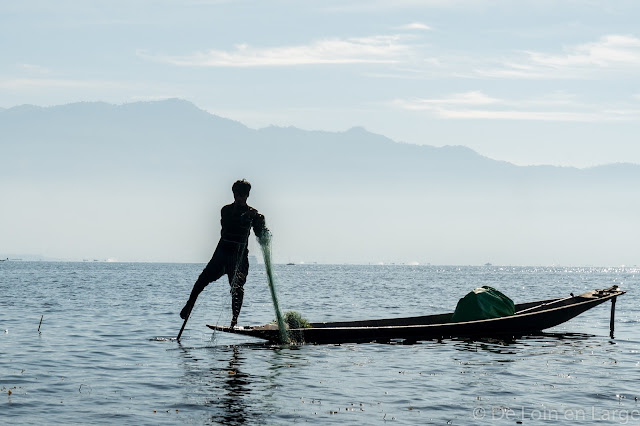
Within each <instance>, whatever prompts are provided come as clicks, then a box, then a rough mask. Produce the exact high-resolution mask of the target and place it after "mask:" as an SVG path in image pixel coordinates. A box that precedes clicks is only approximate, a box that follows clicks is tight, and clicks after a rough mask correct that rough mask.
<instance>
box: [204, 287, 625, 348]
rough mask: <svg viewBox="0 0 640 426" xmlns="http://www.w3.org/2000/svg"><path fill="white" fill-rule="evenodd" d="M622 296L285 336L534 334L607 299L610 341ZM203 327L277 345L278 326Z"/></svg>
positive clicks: (375, 338)
mask: <svg viewBox="0 0 640 426" xmlns="http://www.w3.org/2000/svg"><path fill="white" fill-rule="evenodd" d="M625 293H626V292H625V291H622V290H618V286H615V285H614V286H612V287H610V288H607V289H604V290H593V291H589V292H586V293H584V294H581V295H579V296H573V294H572V295H571V296H569V297H563V298H557V299H548V300H539V301H536V302H528V303H520V304H517V305H515V314H514V315H510V316H506V317H501V318H492V319H485V320H476V321H467V322H451V316H452V315H453V313H446V314H438V315H427V316H420V317H409V318H391V319H378V320H366V321H340V322H317V323H311V324H310V325H311V327H310V328H297V329H293V330H289V331H290V332H295V333H296V335H298V336H300V335H301V336H303V339H304V343H315V344H339V343H367V342H379V343H385V342H389V341H391V340H397V339H400V340H404V341H408V342H416V341H419V340H430V339H440V338H447V337H493V336H503V337H514V336H524V335H530V334H536V333H539V332H541V331H542V330H545V329H547V328H551V327H555V326H557V325H559V324H562V323H564V322H567V321H569V320H570V319H572V318H574V317H576V316H578V315H580V314H581V313H583V312H585V311H588V310H589V309H591V308H593V307H595V306H597V305H600V304H601V303H604V302H606V301H607V300H611V301H612V309H611V336H613V318H614V308H615V301H616V298H617V297H618V296H620V295H623V294H625ZM207 327H209V328H211V329H213V330H217V331H223V332H226V333H236V334H243V335H248V336H253V337H258V338H260V339H264V340H268V341H269V342H271V343H279V341H280V334H279V331H278V327H277V326H275V325H273V324H267V325H261V326H247V327H236V328H229V327H228V326H221V325H209V324H207Z"/></svg>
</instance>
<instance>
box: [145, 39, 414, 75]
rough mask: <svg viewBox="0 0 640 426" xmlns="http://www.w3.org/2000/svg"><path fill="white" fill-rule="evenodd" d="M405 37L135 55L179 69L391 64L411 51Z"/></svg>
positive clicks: (332, 40) (242, 46) (328, 40)
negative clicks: (178, 67) (179, 53)
mask: <svg viewBox="0 0 640 426" xmlns="http://www.w3.org/2000/svg"><path fill="white" fill-rule="evenodd" d="M408 38H410V37H409V36H406V35H381V36H372V37H360V38H348V39H339V38H332V39H325V40H319V41H315V42H312V43H310V44H308V45H300V46H280V47H253V46H250V45H248V44H240V45H236V46H235V48H234V49H233V50H209V51H206V52H197V53H194V54H192V55H187V56H165V55H153V54H150V53H148V52H145V51H138V55H139V56H141V57H144V58H146V59H153V60H156V61H160V62H166V63H170V64H174V65H178V66H194V67H277V66H295V65H320V64H358V63H382V64H385V63H386V64H394V63H398V62H400V61H401V58H402V57H403V56H406V55H409V54H410V53H411V52H412V51H413V48H412V46H411V45H410V44H408V43H406V42H405V40H406V39H408Z"/></svg>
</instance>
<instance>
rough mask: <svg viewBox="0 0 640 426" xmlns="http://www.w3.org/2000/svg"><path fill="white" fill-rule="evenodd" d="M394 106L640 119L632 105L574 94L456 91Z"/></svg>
mask: <svg viewBox="0 0 640 426" xmlns="http://www.w3.org/2000/svg"><path fill="white" fill-rule="evenodd" d="M391 104H392V106H393V107H395V108H400V109H406V110H413V111H425V112H426V113H428V114H430V115H433V116H434V117H438V118H443V119H479V120H528V121H571V122H594V121H598V122H603V121H630V120H638V119H640V109H638V108H634V107H632V106H630V105H626V104H625V105H622V104H621V105H594V104H588V103H581V102H579V101H578V100H576V99H575V97H574V96H571V95H567V94H564V93H553V94H550V95H547V96H543V97H538V98H529V99H500V98H495V97H491V96H488V95H486V94H484V93H482V92H479V91H474V92H466V93H456V94H452V95H450V96H448V97H444V98H437V99H420V98H414V99H395V100H394V101H392V103H391Z"/></svg>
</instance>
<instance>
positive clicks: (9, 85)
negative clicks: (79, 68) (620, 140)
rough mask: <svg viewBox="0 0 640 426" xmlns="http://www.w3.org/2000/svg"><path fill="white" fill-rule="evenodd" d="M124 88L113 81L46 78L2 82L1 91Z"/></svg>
mask: <svg viewBox="0 0 640 426" xmlns="http://www.w3.org/2000/svg"><path fill="white" fill-rule="evenodd" d="M95 87H101V88H124V87H127V86H126V85H124V84H122V83H119V82H113V81H97V80H65V79H45V78H16V79H12V80H0V89H6V90H28V89H69V88H95Z"/></svg>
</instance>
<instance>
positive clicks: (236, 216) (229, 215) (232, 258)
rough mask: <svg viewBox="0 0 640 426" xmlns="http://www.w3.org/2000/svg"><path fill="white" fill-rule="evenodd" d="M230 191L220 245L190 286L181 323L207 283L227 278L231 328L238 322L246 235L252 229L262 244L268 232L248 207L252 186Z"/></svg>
mask: <svg viewBox="0 0 640 426" xmlns="http://www.w3.org/2000/svg"><path fill="white" fill-rule="evenodd" d="M231 190H232V191H233V198H234V202H233V203H231V204H228V205H226V206H224V207H223V208H222V211H221V215H222V219H221V220H220V223H221V225H222V230H221V232H220V241H219V242H218V246H217V247H216V250H215V252H214V253H213V257H211V260H210V261H209V263H208V264H207V266H206V267H205V268H204V270H203V271H202V273H201V274H200V276H199V277H198V280H197V281H196V283H195V284H194V285H193V290H191V295H190V296H189V300H188V301H187V303H186V304H185V305H184V308H182V311H180V317H181V318H182V319H187V318H188V317H189V315H190V314H191V310H192V309H193V306H194V304H195V303H196V299H197V298H198V295H199V294H200V292H202V290H204V288H205V287H206V286H207V285H209V283H211V282H213V281H216V280H217V279H218V278H220V277H221V276H223V275H224V274H227V278H228V279H229V285H230V286H231V299H232V302H231V307H232V311H233V318H232V319H231V327H235V325H236V323H237V322H238V315H239V314H240V309H241V308H242V299H243V297H244V283H245V282H246V281H247V274H248V273H249V259H248V254H249V250H248V248H247V244H248V242H249V233H250V232H251V228H253V232H254V233H255V234H256V236H257V237H258V239H259V240H261V241H262V240H263V239H265V238H268V237H269V230H268V229H267V227H266V226H265V220H264V216H263V215H261V214H260V213H258V210H256V209H254V208H253V207H251V206H249V205H248V204H247V198H249V192H250V191H251V184H250V183H249V182H247V181H246V180H244V179H243V180H238V181H236V182H235V183H234V184H233V186H232V187H231Z"/></svg>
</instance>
